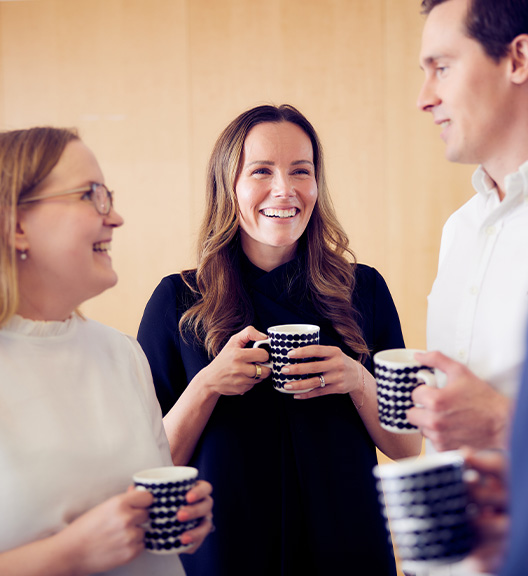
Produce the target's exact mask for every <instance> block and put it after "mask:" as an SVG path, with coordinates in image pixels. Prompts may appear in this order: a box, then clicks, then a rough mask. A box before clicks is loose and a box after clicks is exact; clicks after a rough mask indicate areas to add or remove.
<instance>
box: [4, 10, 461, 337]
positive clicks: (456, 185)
mask: <svg viewBox="0 0 528 576" xmlns="http://www.w3.org/2000/svg"><path fill="white" fill-rule="evenodd" d="M418 11H419V1H418V0H399V1H398V2H397V3H396V2H394V1H392V0H369V2H364V1H363V0H327V1H326V2H320V0H302V1H301V0H269V1H268V2H261V1H260V0H148V1H147V0H126V1H125V0H75V2H72V1H71V0H34V1H26V2H0V124H1V128H3V129H5V128H15V127H25V126H30V125H34V124H45V123H50V124H57V125H68V126H71V125H74V126H78V127H79V128H80V131H81V135H82V136H83V137H84V139H85V141H86V142H87V144H88V145H89V146H91V147H92V148H93V149H94V151H95V152H96V154H97V156H98V158H99V160H100V163H101V166H102V168H103V171H104V172H105V175H106V179H107V182H108V184H109V185H110V186H111V187H113V188H115V190H116V204H117V208H118V210H119V211H120V212H121V213H122V215H123V216H124V217H125V220H126V224H125V226H124V227H123V228H122V229H121V230H118V231H116V233H115V236H114V238H115V241H114V250H113V258H114V263H115V267H116V269H117V271H118V272H119V275H120V283H119V284H118V286H117V287H116V288H115V289H113V290H112V291H110V292H108V293H106V294H104V295H101V296H100V297H97V298H95V299H94V300H92V301H90V302H88V303H87V304H86V305H85V307H84V309H85V312H86V313H87V314H88V315H90V316H92V317H94V318H97V319H99V320H101V321H103V322H106V323H108V324H111V325H114V326H116V327H117V328H119V329H121V330H123V331H125V332H128V333H131V334H135V332H136V329H137V324H138V322H139V318H140V316H141V313H142V310H143V307H144V305H145V302H146V300H147V298H148V296H149V295H150V293H151V291H152V289H153V288H154V286H155V285H156V283H157V282H158V281H159V279H160V278H161V276H162V275H164V274H167V273H170V272H172V271H177V270H180V269H181V268H183V267H188V266H192V265H193V263H194V247H195V245H194V242H195V239H196V233H197V228H198V225H199V222H200V218H201V211H202V207H203V195H204V193H203V185H204V173H205V166H206V162H207V158H208V156H209V153H210V150H211V148H212V146H213V143H214V141H215V139H216V137H217V136H218V134H219V132H220V131H221V129H222V128H223V127H224V126H225V125H226V124H227V123H228V122H229V121H230V120H232V119H233V118H234V117H235V115H237V114H238V113H240V112H241V111H243V110H245V109H247V108H249V107H251V106H254V105H256V104H260V103H267V102H272V103H283V102H288V103H291V104H294V105H295V106H297V107H299V108H300V109H301V110H302V111H303V112H304V113H305V114H306V115H307V116H308V118H309V119H310V120H311V121H312V123H313V124H314V125H315V127H316V129H317V130H318V132H319V134H320V136H321V139H322V141H323V145H324V148H325V154H326V162H327V169H328V177H329V183H330V189H331V193H332V196H333V199H334V203H335V205H336V208H337V210H338V213H339V215H340V218H341V221H342V223H343V224H344V226H345V228H346V230H347V232H348V234H349V236H350V239H351V245H352V248H353V249H354V251H355V252H356V254H357V256H358V259H359V260H360V261H362V262H366V263H369V264H372V265H374V266H376V267H377V268H378V269H379V270H380V272H381V273H382V274H383V275H384V276H385V278H386V280H387V282H388V284H389V287H390V288H391V291H392V293H393V296H394V298H395V300H396V303H397V306H398V309H399V311H400V315H401V318H402V323H403V326H404V332H405V336H406V341H407V344H408V345H410V346H415V347H422V346H425V317H426V296H427V294H428V292H429V289H430V286H431V283H432V280H433V278H434V275H435V270H436V262H437V253H438V245H439V239H440V232H441V227H442V225H443V223H444V221H445V219H446V217H447V216H448V215H449V213H450V212H452V211H453V210H454V209H455V208H456V207H457V206H459V205H460V204H461V203H462V202H463V201H464V200H465V199H466V198H468V197H469V196H470V194H471V188H470V183H469V174H470V172H471V170H472V168H468V167H457V166H453V165H450V164H448V163H447V162H446V161H445V160H444V157H443V155H444V151H443V143H442V142H441V141H440V138H439V130H438V128H437V127H435V126H433V124H432V121H431V119H430V118H429V117H427V116H426V115H424V114H422V113H420V112H418V111H417V109H416V107H415V101H416V96H417V93H418V89H419V87H420V83H421V71H420V70H419V67H418V49H419V43H420V34H421V27H422V17H421V16H420V15H419V14H418Z"/></svg>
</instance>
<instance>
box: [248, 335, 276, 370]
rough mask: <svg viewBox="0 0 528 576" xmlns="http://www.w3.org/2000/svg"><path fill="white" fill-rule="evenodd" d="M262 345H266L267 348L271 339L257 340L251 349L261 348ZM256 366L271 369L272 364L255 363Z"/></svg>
mask: <svg viewBox="0 0 528 576" xmlns="http://www.w3.org/2000/svg"><path fill="white" fill-rule="evenodd" d="M264 344H267V345H268V346H269V345H270V344H271V339H270V338H266V340H257V341H256V342H253V348H258V347H259V346H263V345H264ZM257 364H260V365H261V366H265V367H266V368H271V369H273V364H272V363H271V362H257Z"/></svg>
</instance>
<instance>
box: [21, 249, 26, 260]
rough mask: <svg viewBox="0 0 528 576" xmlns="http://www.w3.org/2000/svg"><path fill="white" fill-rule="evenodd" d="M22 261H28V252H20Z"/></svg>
mask: <svg viewBox="0 0 528 576" xmlns="http://www.w3.org/2000/svg"><path fill="white" fill-rule="evenodd" d="M20 260H27V252H26V251H25V250H23V251H22V252H20Z"/></svg>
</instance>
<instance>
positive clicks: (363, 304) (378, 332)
mask: <svg viewBox="0 0 528 576" xmlns="http://www.w3.org/2000/svg"><path fill="white" fill-rule="evenodd" d="M354 300H355V302H356V308H357V309H358V312H359V315H360V318H361V325H362V329H363V335H364V338H365V340H366V342H367V345H368V347H369V349H370V352H371V355H370V361H369V362H367V364H366V366H367V368H369V369H370V365H371V359H372V357H373V356H374V354H376V352H379V351H380V350H388V349H390V348H404V347H405V342H404V338H403V334H402V329H401V324H400V318H399V316H398V312H397V310H396V306H395V304H394V301H393V299H392V296H391V293H390V291H389V288H388V286H387V283H386V282H385V280H384V279H383V277H382V275H381V274H380V273H379V272H378V271H377V270H376V269H375V268H371V267H370V266H365V265H361V264H359V265H358V266H357V271H356V288H355V295H354Z"/></svg>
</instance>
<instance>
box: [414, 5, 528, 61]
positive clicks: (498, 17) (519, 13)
mask: <svg viewBox="0 0 528 576" xmlns="http://www.w3.org/2000/svg"><path fill="white" fill-rule="evenodd" d="M449 1H450V0H422V14H426V15H427V14H429V13H430V12H431V11H432V10H433V9H434V8H435V7H436V6H438V5H439V4H443V3H444V2H449ZM466 32H467V35H468V36H469V37H470V38H473V39H474V40H476V41H477V42H479V43H480V44H481V45H482V47H483V48H484V50H485V52H486V54H487V55H488V56H490V57H491V58H493V59H494V60H496V61H499V60H500V59H501V58H503V57H504V56H506V54H508V51H509V49H510V44H511V42H512V41H513V39H514V38H516V37H517V36H519V34H528V0H469V4H468V14H467V17H466Z"/></svg>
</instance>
